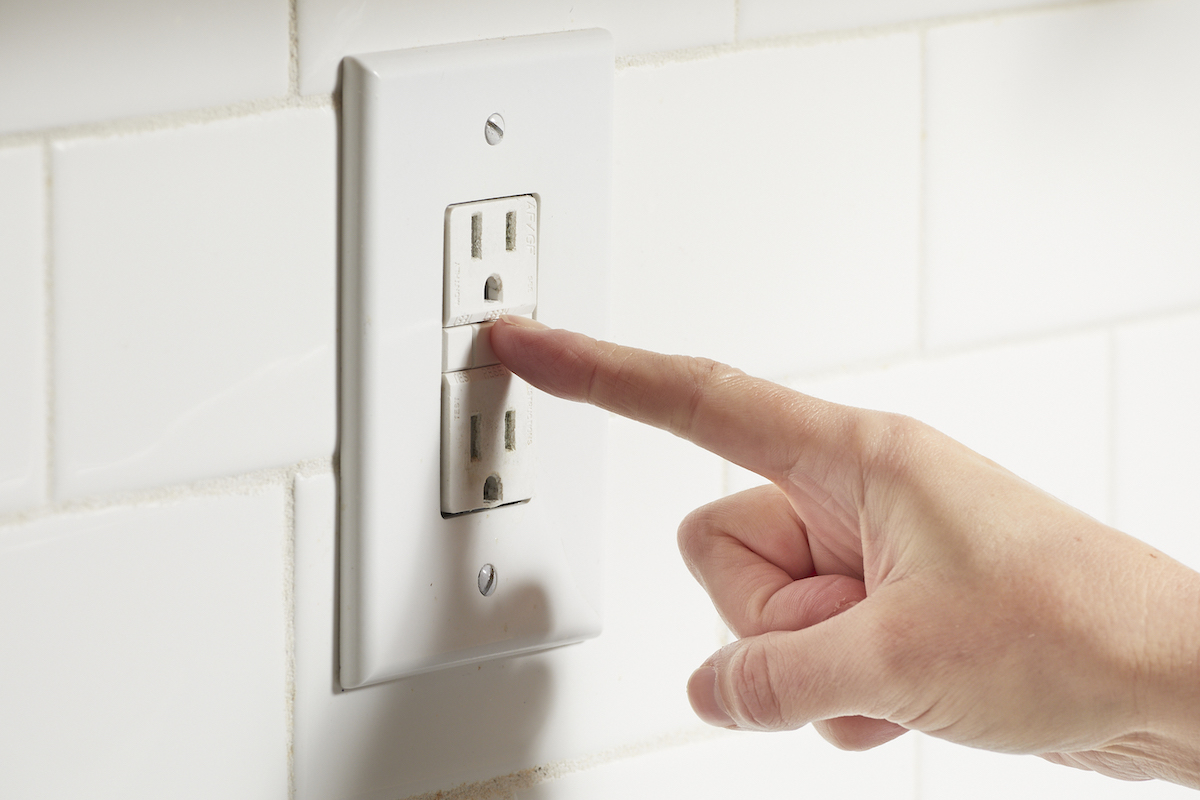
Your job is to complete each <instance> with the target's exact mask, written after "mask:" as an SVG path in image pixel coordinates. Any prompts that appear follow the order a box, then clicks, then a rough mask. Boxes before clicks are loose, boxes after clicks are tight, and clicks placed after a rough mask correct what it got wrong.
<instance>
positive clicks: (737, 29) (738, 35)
mask: <svg viewBox="0 0 1200 800" xmlns="http://www.w3.org/2000/svg"><path fill="white" fill-rule="evenodd" d="M741 40H742V0H733V44H734V46H735V47H736V46H737V44H738V42H740V41H741Z"/></svg>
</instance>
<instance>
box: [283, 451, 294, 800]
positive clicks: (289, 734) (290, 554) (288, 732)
mask: <svg viewBox="0 0 1200 800" xmlns="http://www.w3.org/2000/svg"><path fill="white" fill-rule="evenodd" d="M296 478H297V472H296V471H295V470H287V475H286V476H285V480H284V488H283V491H284V495H283V496H284V505H283V626H284V627H283V646H284V685H283V692H284V716H285V720H284V723H285V725H286V728H285V734H284V736H285V739H284V743H285V746H286V748H287V778H288V800H295V797H296Z"/></svg>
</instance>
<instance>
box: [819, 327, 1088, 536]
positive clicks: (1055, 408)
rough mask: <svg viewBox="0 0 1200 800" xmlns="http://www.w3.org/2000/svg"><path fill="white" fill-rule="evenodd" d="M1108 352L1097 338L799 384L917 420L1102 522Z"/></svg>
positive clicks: (993, 351)
mask: <svg viewBox="0 0 1200 800" xmlns="http://www.w3.org/2000/svg"><path fill="white" fill-rule="evenodd" d="M1108 381H1109V347H1108V337H1107V335H1105V334H1103V333H1097V334H1088V335H1081V336H1072V337H1067V338H1063V339H1055V340H1048V341H1045V342H1038V343H1034V344H1023V345H1010V346H1006V347H996V348H992V349H988V350H981V351H978V352H974V353H968V354H965V355H957V356H951V357H943V358H935V359H930V360H926V361H919V362H913V363H908V364H904V365H900V366H896V367H892V368H888V369H880V370H871V371H866V372H861V373H854V374H847V375H842V376H834V377H827V378H822V379H816V380H804V381H799V382H797V384H796V386H795V388H797V389H799V390H800V391H803V392H807V393H808V394H812V395H815V396H817V397H821V398H823V399H826V400H832V401H834V402H837V403H843V404H846V405H853V406H860V407H865V408H875V409H880V410H885V411H895V412H899V413H902V414H907V415H908V416H911V417H915V418H916V419H919V420H921V421H922V422H926V423H928V424H930V425H932V426H933V427H935V428H938V429H939V430H941V431H942V432H944V433H946V434H948V435H950V436H952V437H954V438H955V439H957V440H958V441H960V442H962V443H963V444H965V445H967V446H968V447H970V448H972V449H973V450H975V451H976V452H978V453H981V454H983V455H985V456H987V457H988V458H990V459H992V460H993V461H996V462H997V463H999V464H1001V465H1003V466H1004V467H1006V468H1008V469H1010V470H1012V471H1013V472H1015V473H1016V474H1018V475H1020V476H1021V477H1022V478H1025V479H1026V480H1028V481H1030V482H1032V483H1034V484H1036V485H1038V486H1040V487H1041V488H1043V489H1045V490H1046V491H1048V492H1050V493H1051V494H1053V495H1055V496H1056V497H1058V498H1060V499H1062V500H1063V501H1065V502H1067V503H1070V504H1071V505H1073V506H1075V507H1076V508H1079V509H1081V510H1083V511H1085V512H1087V513H1088V514H1091V515H1092V516H1093V517H1096V518H1097V519H1100V520H1104V519H1105V518H1106V517H1107V516H1108V498H1109V493H1108V475H1109V472H1108V465H1109V461H1110V459H1109V443H1110V441H1111V439H1110V432H1109V427H1110V426H1109V399H1108V398H1109V388H1108V387H1109V383H1108Z"/></svg>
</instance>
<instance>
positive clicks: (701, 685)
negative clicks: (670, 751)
mask: <svg viewBox="0 0 1200 800" xmlns="http://www.w3.org/2000/svg"><path fill="white" fill-rule="evenodd" d="M687 692H688V700H690V701H691V703H692V710H693V711H695V712H696V716H698V717H699V718H700V719H702V720H704V721H705V722H707V723H708V724H709V725H716V726H717V727H718V728H729V727H732V726H733V720H732V719H731V718H730V716H729V714H727V713H726V712H725V706H724V704H722V703H721V696H720V695H719V694H718V693H717V670H716V669H715V668H714V667H710V666H707V665H705V666H703V667H701V668H700V669H698V670H696V671H695V672H693V673H692V677H690V678H688V685H687Z"/></svg>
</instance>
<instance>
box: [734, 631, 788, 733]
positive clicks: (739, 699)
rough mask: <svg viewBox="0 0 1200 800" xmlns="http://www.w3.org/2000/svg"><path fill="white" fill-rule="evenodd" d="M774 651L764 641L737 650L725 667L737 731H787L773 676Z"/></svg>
mask: <svg viewBox="0 0 1200 800" xmlns="http://www.w3.org/2000/svg"><path fill="white" fill-rule="evenodd" d="M773 649H774V648H773V647H772V646H771V645H770V644H769V643H768V642H767V641H765V640H762V639H760V640H758V641H755V642H751V643H748V644H747V645H746V646H744V647H739V648H737V649H736V650H735V651H734V653H733V654H732V657H731V658H730V660H729V663H728V665H727V670H728V682H729V687H730V690H731V691H732V693H733V697H732V698H731V700H732V702H729V703H727V705H728V707H729V711H730V712H731V715H732V716H733V718H734V720H735V721H736V722H737V723H738V725H739V726H740V727H743V728H751V729H759V730H779V729H781V728H784V727H786V722H787V720H786V719H785V718H784V714H783V706H782V704H781V703H780V699H779V693H778V691H777V689H776V685H775V684H776V681H775V677H774V674H773V672H772V657H771V654H772V652H773Z"/></svg>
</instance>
